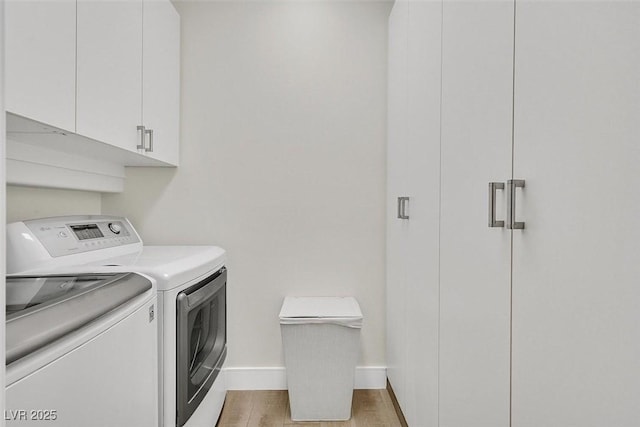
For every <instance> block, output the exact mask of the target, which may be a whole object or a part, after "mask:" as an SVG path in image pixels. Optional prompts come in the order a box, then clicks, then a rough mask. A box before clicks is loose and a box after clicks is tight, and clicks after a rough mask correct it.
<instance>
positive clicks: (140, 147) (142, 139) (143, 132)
mask: <svg viewBox="0 0 640 427" xmlns="http://www.w3.org/2000/svg"><path fill="white" fill-rule="evenodd" d="M136 129H138V132H140V143H139V144H138V145H137V146H136V148H137V149H138V150H144V134H145V129H144V126H142V125H138V126H137V127H136Z"/></svg>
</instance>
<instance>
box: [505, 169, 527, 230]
mask: <svg viewBox="0 0 640 427" xmlns="http://www.w3.org/2000/svg"><path fill="white" fill-rule="evenodd" d="M516 188H524V179H510V180H508V181H507V198H508V200H507V204H508V205H509V209H508V210H507V228H508V229H510V230H522V229H524V221H516Z"/></svg>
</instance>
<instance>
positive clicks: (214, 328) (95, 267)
mask: <svg viewBox="0 0 640 427" xmlns="http://www.w3.org/2000/svg"><path fill="white" fill-rule="evenodd" d="M7 255H8V259H7V270H8V271H9V272H11V273H17V272H25V271H28V272H30V273H35V272H38V273H49V274H51V273H57V272H62V271H64V272H66V273H67V274H68V273H69V272H73V273H78V274H79V273H93V274H96V273H121V272H129V271H130V272H136V273H140V274H143V275H146V276H148V277H150V278H152V279H153V280H154V281H155V283H156V289H157V297H158V304H157V305H158V310H157V316H158V353H157V354H158V380H159V381H158V402H159V416H158V418H159V425H160V426H162V427H182V426H187V427H213V426H215V424H216V422H217V419H218V417H219V415H220V412H221V410H222V405H223V403H224V398H225V394H226V386H225V381H224V373H223V370H222V369H223V367H224V362H225V360H226V351H227V344H226V337H227V331H226V284H227V269H226V267H225V258H226V252H225V251H224V249H222V248H219V247H216V246H144V245H143V243H142V239H141V238H140V236H139V235H138V233H137V232H136V230H135V228H134V227H133V226H132V225H131V223H130V222H129V221H128V220H127V219H126V218H123V217H116V216H103V215H91V216H68V217H54V218H44V219H38V220H29V221H23V222H17V223H13V224H9V225H7Z"/></svg>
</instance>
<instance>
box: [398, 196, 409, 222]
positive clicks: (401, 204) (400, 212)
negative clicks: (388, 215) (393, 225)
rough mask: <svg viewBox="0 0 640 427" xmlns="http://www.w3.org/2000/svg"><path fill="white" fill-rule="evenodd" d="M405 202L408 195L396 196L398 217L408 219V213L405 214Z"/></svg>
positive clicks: (407, 201)
mask: <svg viewBox="0 0 640 427" xmlns="http://www.w3.org/2000/svg"><path fill="white" fill-rule="evenodd" d="M407 203H409V198H408V197H398V218H400V219H409V215H407Z"/></svg>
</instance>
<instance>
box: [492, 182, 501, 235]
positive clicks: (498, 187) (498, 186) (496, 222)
mask: <svg viewBox="0 0 640 427" xmlns="http://www.w3.org/2000/svg"><path fill="white" fill-rule="evenodd" d="M497 190H504V182H490V183H489V227H504V221H503V220H496V191H497Z"/></svg>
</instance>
